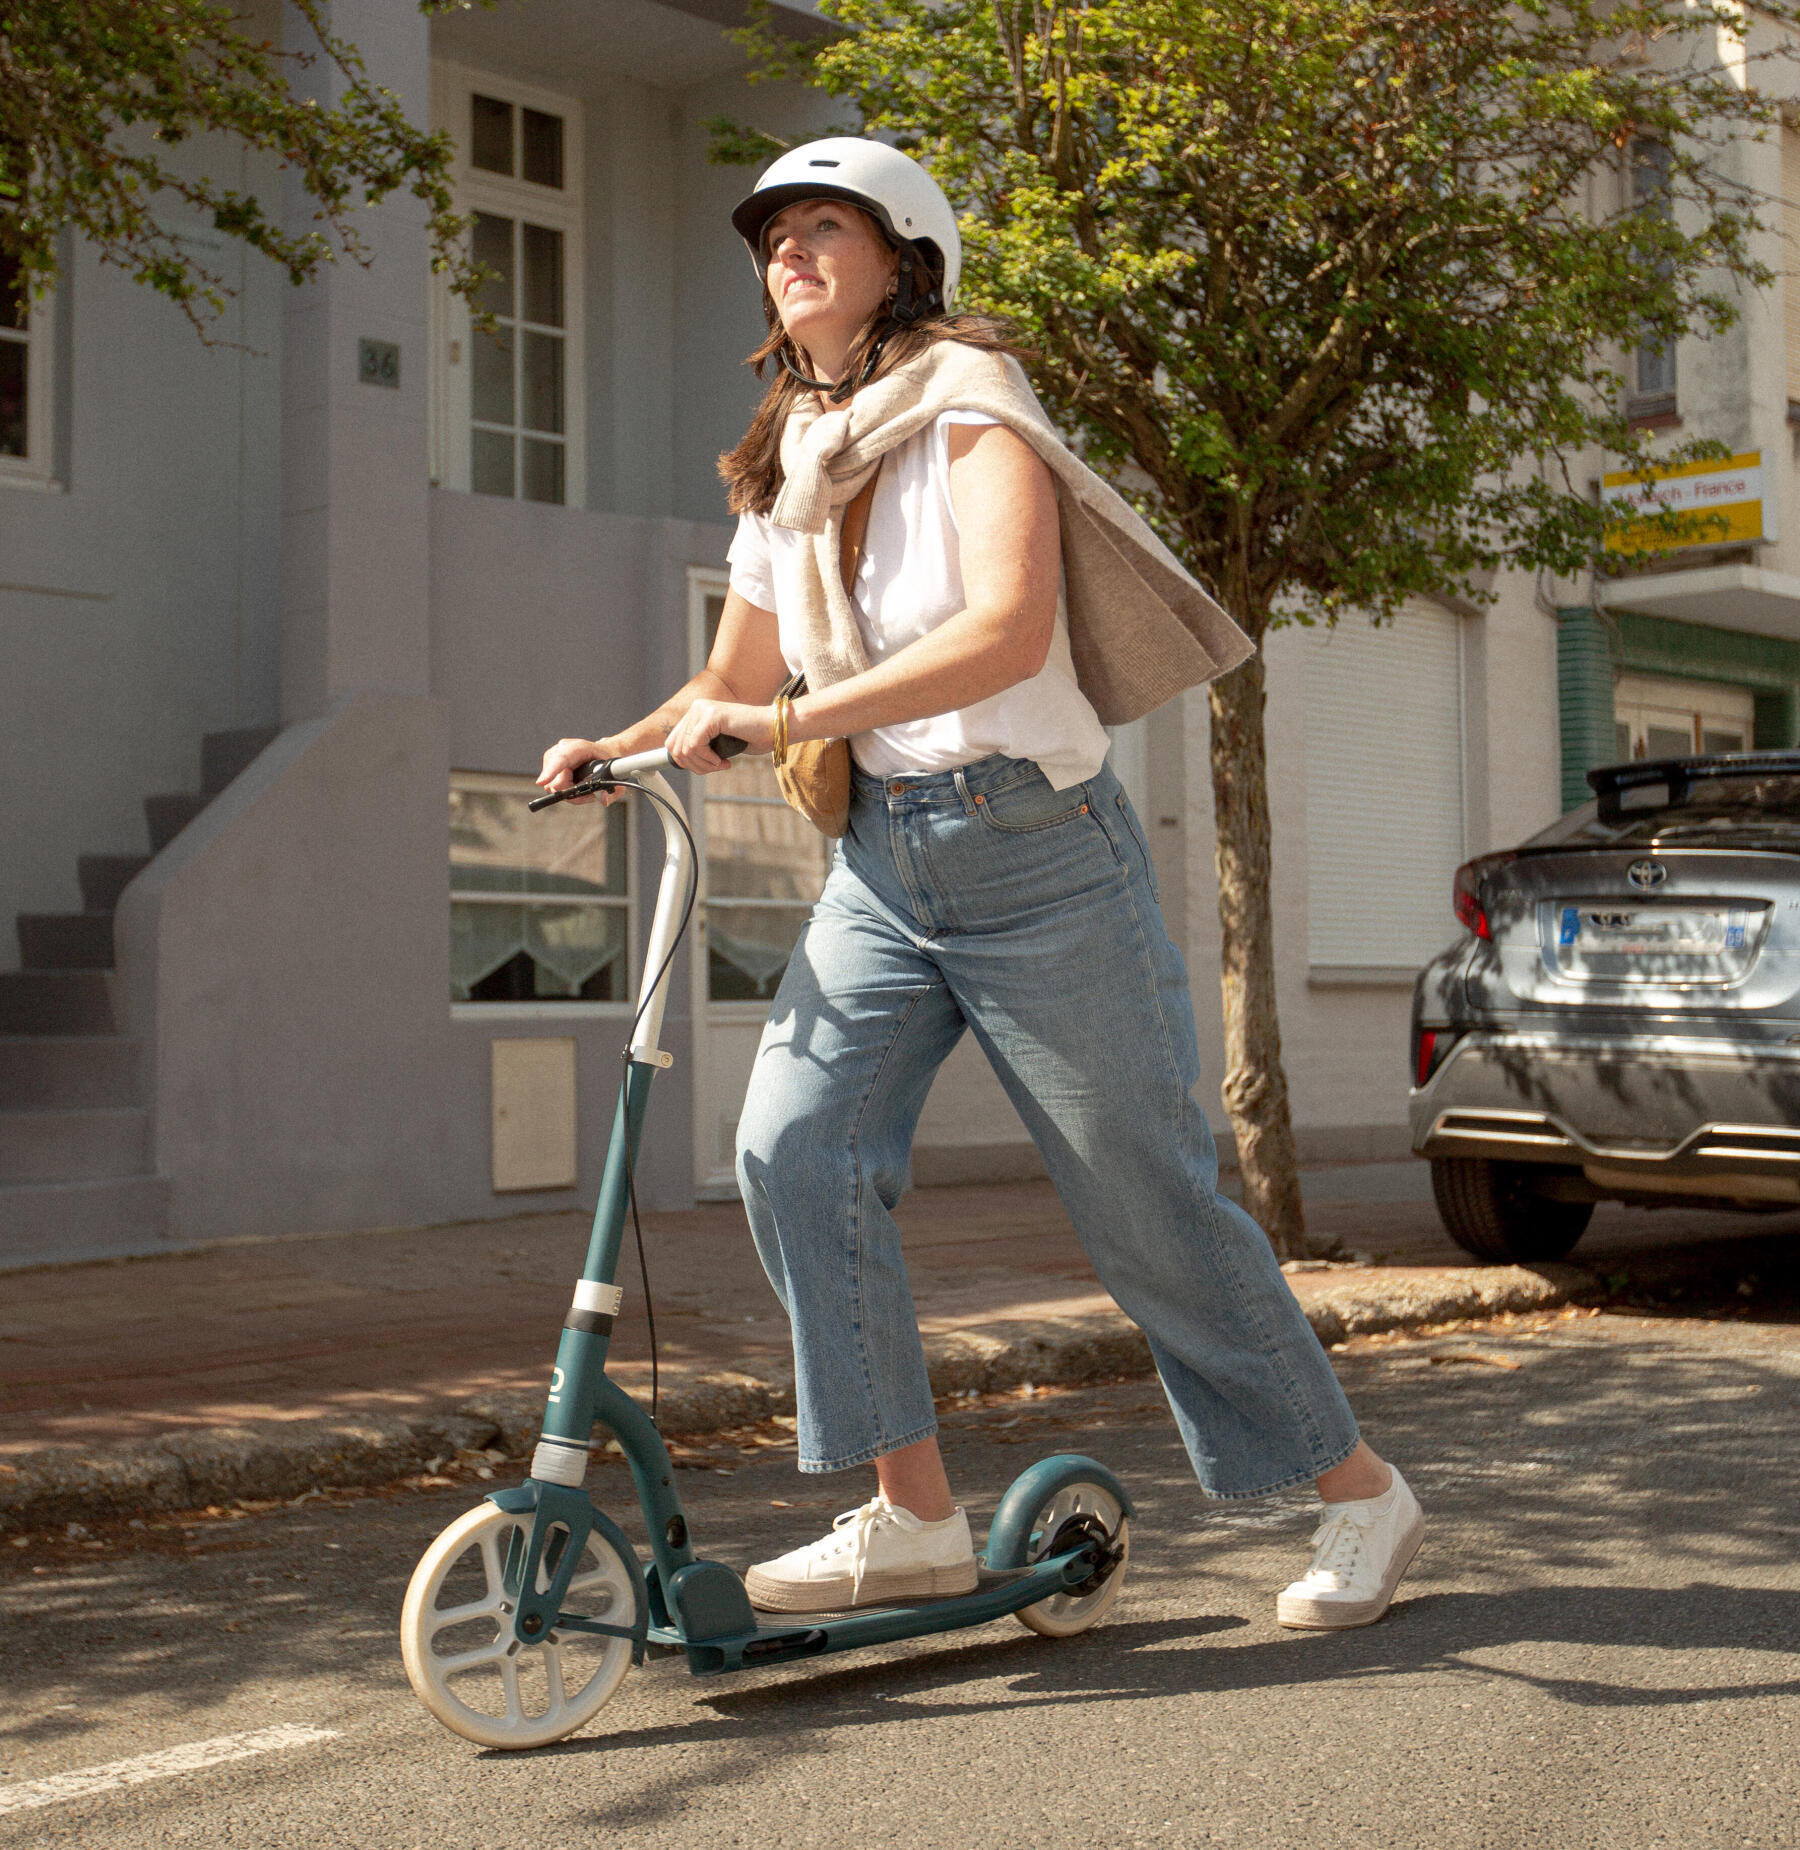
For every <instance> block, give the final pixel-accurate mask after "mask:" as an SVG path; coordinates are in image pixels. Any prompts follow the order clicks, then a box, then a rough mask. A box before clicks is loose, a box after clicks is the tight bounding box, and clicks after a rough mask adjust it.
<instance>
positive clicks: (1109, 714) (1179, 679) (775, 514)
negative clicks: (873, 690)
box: [770, 341, 1255, 726]
mask: <svg viewBox="0 0 1800 1850" xmlns="http://www.w3.org/2000/svg"><path fill="white" fill-rule="evenodd" d="M946 411H980V412H985V413H986V414H987V415H988V416H989V417H991V418H997V419H998V420H999V421H1000V422H1001V423H1002V424H1005V425H1006V426H1007V427H1008V428H1009V429H1012V430H1014V431H1017V432H1018V434H1019V435H1020V436H1021V437H1023V438H1024V439H1025V441H1026V442H1027V443H1029V444H1030V445H1031V447H1032V449H1033V450H1035V451H1036V452H1037V454H1038V455H1039V456H1041V457H1042V458H1043V459H1044V461H1045V462H1046V463H1047V464H1048V465H1049V468H1050V472H1051V474H1052V475H1054V476H1055V478H1056V504H1057V511H1058V514H1059V516H1060V519H1061V526H1062V561H1063V577H1064V583H1065V585H1066V587H1067V593H1068V613H1069V648H1070V652H1071V654H1072V655H1073V657H1074V661H1075V677H1076V680H1077V681H1078V682H1079V683H1080V685H1081V691H1082V692H1083V693H1084V694H1085V695H1086V696H1087V697H1088V699H1089V700H1090V701H1091V702H1092V703H1093V706H1094V711H1095V712H1096V713H1098V714H1099V716H1100V718H1101V720H1102V721H1103V722H1104V723H1105V724H1106V725H1109V726H1118V725H1123V724H1125V723H1126V722H1127V721H1128V720H1134V719H1137V718H1138V717H1140V715H1142V714H1145V713H1148V712H1150V711H1151V709H1152V708H1154V707H1159V706H1161V705H1162V703H1163V702H1164V701H1165V700H1168V699H1170V698H1171V697H1173V696H1174V695H1176V694H1178V693H1180V692H1181V690H1182V689H1183V688H1187V687H1197V686H1199V685H1200V684H1201V683H1202V682H1206V681H1211V680H1215V679H1217V677H1218V676H1220V675H1222V674H1224V673H1225V672H1226V671H1227V670H1228V669H1231V668H1235V667H1236V666H1237V665H1238V663H1239V662H1241V661H1243V660H1245V659H1246V658H1247V657H1248V656H1250V655H1252V654H1254V653H1255V649H1254V645H1253V644H1252V643H1251V641H1250V639H1249V637H1248V636H1246V635H1245V634H1244V632H1243V631H1242V630H1241V629H1239V628H1238V626H1237V625H1236V624H1235V623H1233V622H1232V620H1231V619H1230V617H1228V616H1227V615H1226V614H1225V612H1224V611H1223V610H1222V609H1221V608H1220V607H1219V605H1218V604H1216V603H1215V602H1214V601H1213V600H1212V598H1210V597H1209V596H1207V594H1206V593H1205V592H1204V591H1203V590H1202V589H1201V588H1200V586H1199V585H1198V584H1196V583H1195V581H1194V579H1193V578H1192V577H1191V576H1190V574H1189V573H1188V572H1187V571H1186V569H1185V568H1184V567H1183V566H1182V564H1181V562H1180V561H1179V560H1178V559H1177V558H1176V557H1175V555H1174V554H1173V553H1172V552H1170V551H1169V549H1168V547H1166V546H1165V545H1164V544H1163V543H1162V541H1161V540H1159V539H1158V538H1157V537H1156V535H1155V534H1154V533H1152V532H1151V531H1150V529H1149V527H1148V526H1146V525H1145V523H1144V522H1143V521H1142V520H1141V519H1139V517H1138V516H1137V515H1136V514H1135V513H1134V512H1133V511H1132V510H1131V508H1130V507H1129V506H1127V505H1126V503H1125V501H1124V500H1123V499H1122V498H1121V497H1120V496H1119V495H1118V494H1117V493H1116V492H1115V491H1114V490H1113V489H1111V488H1109V487H1108V486H1107V485H1106V483H1104V482H1103V481H1101V479H1100V478H1099V476H1097V475H1096V474H1095V473H1094V472H1093V470H1092V469H1090V468H1089V467H1088V466H1087V464H1086V463H1084V462H1083V461H1082V460H1081V458H1080V457H1078V456H1077V455H1076V454H1075V453H1074V451H1073V450H1071V449H1070V448H1069V446H1068V445H1067V444H1066V443H1064V441H1063V440H1062V438H1061V437H1060V436H1059V435H1058V434H1057V431H1056V427H1055V426H1054V425H1053V424H1052V423H1051V422H1050V420H1049V418H1048V417H1047V416H1046V415H1045V413H1044V408H1043V406H1042V405H1040V404H1039V403H1038V401H1037V394H1036V393H1035V392H1033V391H1032V389H1031V386H1030V384H1029V382H1028V381H1027V380H1026V377H1025V373H1024V369H1023V368H1022V367H1021V366H1020V365H1019V363H1018V361H1017V360H1015V359H1012V358H1011V357H1010V356H1009V355H1006V354H998V353H987V352H984V351H982V350H981V349H980V348H976V347H965V346H963V345H961V344H960V343H959V342H956V341H938V342H935V343H934V344H933V345H932V346H930V347H928V348H926V350H925V351H924V352H923V353H921V354H920V355H919V356H918V357H917V358H916V359H913V360H909V361H908V362H907V363H906V365H904V366H902V367H899V368H897V369H896V370H895V371H894V372H891V373H889V374H888V375H887V377H886V378H884V379H878V380H877V381H876V382H875V383H874V384H873V385H869V386H865V387H864V388H863V389H862V390H861V391H860V392H858V393H857V394H856V396H855V398H853V399H852V400H851V401H850V403H849V404H848V405H845V406H842V407H840V408H837V409H834V410H830V411H827V410H825V409H824V408H823V407H822V405H821V403H820V401H819V400H818V399H817V398H816V397H811V396H809V397H807V398H804V399H802V400H801V401H800V403H799V404H797V405H796V406H795V407H794V409H793V410H792V411H790V412H789V413H788V419H787V424H786V426H785V428H784V429H783V431H782V433H781V466H782V469H783V471H784V472H785V475H786V480H785V482H784V483H783V486H782V489H781V493H780V494H779V496H777V498H776V501H775V506H774V509H773V511H772V512H771V514H770V519H771V521H772V522H773V523H774V524H775V525H776V526H778V527H787V528H789V529H791V530H792V531H794V532H797V533H810V534H812V535H813V536H814V538H813V548H812V560H813V569H812V571H811V572H810V573H809V574H808V575H807V580H806V585H805V594H806V604H805V608H804V609H803V610H801V611H799V612H798V613H796V614H797V615H798V617H799V619H800V624H799V627H800V634H801V659H802V665H803V666H804V668H805V670H806V678H807V681H808V683H809V684H810V685H811V686H813V687H829V686H831V685H832V683H833V682H836V681H843V680H847V679H848V678H849V677H850V676H851V675H853V674H860V673H862V671H863V670H864V669H866V668H867V667H868V665H869V658H868V654H867V652H866V651H865V649H864V648H863V642H862V636H861V633H860V632H859V631H858V629H857V626H856V617H855V613H854V612H853V611H852V610H851V608H850V600H849V598H848V596H847V595H846V594H845V591H844V587H843V580H842V578H841V576H840V574H839V571H838V563H837V561H838V537H839V530H840V528H841V526H842V522H843V514H844V509H845V507H846V506H847V505H848V503H849V502H850V501H851V500H852V499H853V498H854V497H855V495H856V492H857V490H858V489H860V488H861V487H862V485H863V484H864V483H865V482H866V481H867V480H868V479H869V476H870V474H871V473H872V472H873V471H874V469H875V466H876V465H877V463H879V462H880V460H881V458H882V457H883V455H885V454H886V453H887V451H889V450H891V449H893V448H895V447H896V445H898V444H901V443H904V442H905V441H906V439H907V438H908V437H910V436H912V435H914V434H915V433H916V432H918V431H921V430H923V429H925V428H926V427H927V426H929V425H930V424H932V423H934V422H935V421H936V419H937V418H938V417H939V415H940V414H941V413H943V412H946Z"/></svg>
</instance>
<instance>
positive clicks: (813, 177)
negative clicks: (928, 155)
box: [731, 135, 962, 322]
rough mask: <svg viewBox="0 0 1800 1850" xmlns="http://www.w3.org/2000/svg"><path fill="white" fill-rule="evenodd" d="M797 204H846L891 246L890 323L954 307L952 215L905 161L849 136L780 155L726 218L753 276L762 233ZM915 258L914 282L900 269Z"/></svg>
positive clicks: (939, 192) (958, 269) (759, 266)
mask: <svg viewBox="0 0 1800 1850" xmlns="http://www.w3.org/2000/svg"><path fill="white" fill-rule="evenodd" d="M801 199H847V200H849V201H850V203H851V204H852V205H857V206H861V207H862V209H863V210H864V211H865V212H867V213H868V214H869V215H870V217H871V218H873V219H874V220H875V222H876V223H877V224H878V225H880V226H881V228H882V230H883V231H885V232H886V233H887V235H888V236H889V237H890V238H891V239H892V240H893V242H894V246H895V248H896V249H897V250H898V251H899V252H900V255H901V266H900V292H899V294H898V295H897V296H896V298H895V304H894V319H895V320H897V321H903V322H904V321H912V320H916V319H917V318H918V316H920V315H923V314H930V313H932V312H933V311H934V310H936V309H940V308H942V309H948V308H950V307H951V306H952V304H953V303H954V302H955V300H956V286H957V284H958V283H959V282H960V281H961V280H962V238H961V237H960V236H959V235H958V233H957V229H956V214H955V213H954V212H953V211H951V209H950V201H949V200H948V199H946V198H945V197H944V193H943V189H942V188H941V187H940V186H939V185H938V183H937V182H936V181H935V180H934V179H933V178H932V177H931V175H930V174H928V173H927V172H926V171H925V169H924V168H923V167H921V166H920V165H919V163H918V162H917V161H915V160H914V159H913V158H912V157H911V156H910V155H907V154H902V153H901V152H900V150H899V149H898V148H890V147H889V146H888V145H887V143H886V142H882V141H865V140H862V139H861V138H859V137H857V136H851V135H840V136H834V137H833V138H832V139H831V140H829V141H809V142H808V143H807V144H806V145H805V146H804V147H802V148H793V149H791V150H790V151H789V152H788V153H786V154H784V155H782V157H781V158H780V160H778V161H777V162H776V163H775V164H774V166H773V167H771V168H770V169H769V170H768V172H767V173H765V174H764V175H763V177H762V178H761V179H760V180H758V181H757V183H756V190H755V191H754V192H753V193H751V195H750V197H749V198H748V199H746V200H744V201H743V202H742V203H741V204H740V205H739V206H738V208H737V210H736V211H735V212H733V213H732V215H731V222H732V224H733V225H734V226H735V227H736V228H737V230H738V232H739V234H740V235H741V236H742V237H743V240H744V242H745V243H746V244H748V245H749V246H750V255H751V257H752V259H753V260H754V261H755V264H756V271H757V274H758V275H759V276H763V275H766V274H767V272H768V267H769V255H768V252H767V251H766V250H764V249H763V231H764V229H765V228H766V227H767V225H768V222H769V220H770V219H772V218H773V217H774V216H775V214H776V213H777V212H780V211H782V210H783V209H784V208H786V207H788V206H791V205H793V204H794V203H795V202H796V201H797V200H801ZM915 251H916V252H917V253H918V254H919V255H920V256H922V257H923V258H924V260H925V261H924V265H923V270H924V274H922V275H917V276H915V275H914V274H913V265H912V264H911V263H910V262H908V261H907V260H908V258H909V257H911V256H912V255H913V253H914V252H915Z"/></svg>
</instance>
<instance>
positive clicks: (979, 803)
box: [975, 771, 1088, 835]
mask: <svg viewBox="0 0 1800 1850" xmlns="http://www.w3.org/2000/svg"><path fill="white" fill-rule="evenodd" d="M1087 794H1088V793H1087V786H1086V785H1085V784H1076V785H1074V786H1072V787H1071V788H1070V789H1068V790H1052V789H1051V788H1050V780H1049V778H1047V777H1046V776H1044V774H1043V773H1042V772H1041V771H1040V772H1038V773H1037V774H1036V775H1034V776H1031V777H1021V778H1020V779H1019V780H1018V782H1017V783H1011V784H1002V785H1001V786H1000V788H999V789H998V790H985V791H983V792H982V793H981V795H980V796H978V797H977V798H976V799H975V807H976V811H977V813H978V814H979V815H980V816H981V818H982V820H983V821H985V822H986V824H987V825H988V827H989V828H990V829H998V830H999V831H1000V833H1001V834H1002V835H1033V834H1035V833H1036V832H1037V831H1038V830H1039V829H1053V828H1055V827H1056V826H1057V824H1058V823H1061V822H1071V821H1073V820H1074V818H1075V817H1077V816H1080V815H1085V814H1086V813H1087Z"/></svg>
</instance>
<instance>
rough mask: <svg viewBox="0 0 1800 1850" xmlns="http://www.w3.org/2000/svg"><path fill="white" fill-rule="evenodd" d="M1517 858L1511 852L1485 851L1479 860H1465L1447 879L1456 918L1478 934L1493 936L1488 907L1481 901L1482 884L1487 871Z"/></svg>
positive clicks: (1495, 870)
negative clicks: (1454, 876)
mask: <svg viewBox="0 0 1800 1850" xmlns="http://www.w3.org/2000/svg"><path fill="white" fill-rule="evenodd" d="M1517 859H1518V856H1517V855H1514V854H1484V855H1482V856H1481V858H1480V859H1479V860H1475V861H1464V862H1463V864H1462V866H1460V867H1459V868H1458V869H1457V870H1456V878H1455V879H1454V880H1453V881H1452V882H1451V883H1450V903H1451V905H1452V906H1454V907H1455V909H1456V916H1457V919H1458V921H1459V922H1460V923H1461V924H1462V925H1463V926H1464V927H1465V929H1467V930H1469V931H1472V932H1473V933H1474V934H1475V936H1476V937H1478V938H1492V937H1493V935H1494V928H1493V927H1492V926H1491V925H1490V924H1489V923H1488V915H1487V907H1486V906H1485V905H1483V904H1482V898H1481V888H1482V883H1483V881H1485V880H1486V879H1487V877H1488V875H1489V874H1491V873H1495V872H1497V871H1498V870H1499V869H1500V868H1502V867H1505V866H1507V865H1508V864H1509V863H1511V862H1513V861H1515V860H1517Z"/></svg>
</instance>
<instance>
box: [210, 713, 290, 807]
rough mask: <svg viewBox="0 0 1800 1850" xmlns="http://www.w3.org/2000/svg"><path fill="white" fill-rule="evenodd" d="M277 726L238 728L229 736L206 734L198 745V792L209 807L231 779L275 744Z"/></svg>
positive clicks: (277, 732)
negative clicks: (264, 750)
mask: <svg viewBox="0 0 1800 1850" xmlns="http://www.w3.org/2000/svg"><path fill="white" fill-rule="evenodd" d="M280 731H281V728H280V727H279V726H239V727H237V728H236V729H235V730H233V731H230V732H209V733H208V734H207V735H206V736H205V738H203V739H202V740H201V741H200V790H201V793H202V795H204V796H205V798H206V800H207V801H208V802H209V803H210V802H211V801H212V800H213V798H214V797H216V796H217V795H218V794H219V792H220V791H221V790H223V789H224V788H225V786H226V785H227V784H229V783H230V782H231V781H232V779H233V778H235V777H238V776H240V775H241V774H242V773H243V772H244V771H246V770H248V769H249V766H250V763H251V760H252V759H254V758H256V757H258V756H259V755H260V754H261V753H262V751H263V749H264V748H265V747H266V746H268V745H271V744H273V743H274V741H275V738H276V737H277V735H278V734H279V733H280Z"/></svg>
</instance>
